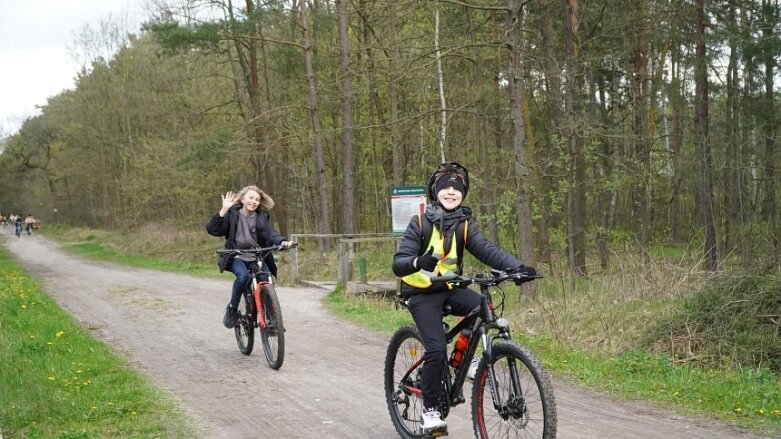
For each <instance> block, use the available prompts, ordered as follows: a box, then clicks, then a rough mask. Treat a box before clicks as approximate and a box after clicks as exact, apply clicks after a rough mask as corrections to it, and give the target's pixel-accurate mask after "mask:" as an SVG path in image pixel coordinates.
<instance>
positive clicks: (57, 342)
mask: <svg viewBox="0 0 781 439" xmlns="http://www.w3.org/2000/svg"><path fill="white" fill-rule="evenodd" d="M0 364H1V365H2V366H0V367H1V368H2V369H1V371H0V427H2V434H3V435H5V436H6V437H9V438H10V437H25V438H60V439H81V438H84V439H90V438H107V437H122V438H190V437H195V436H196V432H195V431H194V430H193V427H192V426H190V425H189V424H188V421H187V418H186V417H185V416H184V415H183V414H182V413H181V412H180V411H178V409H177V407H176V406H175V404H174V402H173V400H172V399H171V398H170V397H169V396H168V395H166V394H165V393H163V392H161V391H160V390H157V389H155V387H154V386H153V385H152V384H151V383H149V382H148V381H147V380H146V379H145V378H144V377H143V376H142V375H140V374H139V373H137V372H136V371H134V370H133V368H132V367H131V366H130V365H129V364H128V363H127V362H126V361H124V360H123V359H122V358H120V357H118V356H116V355H115V354H114V353H113V352H112V351H111V349H109V348H108V347H107V346H106V345H104V344H102V343H100V342H98V341H96V340H95V339H93V338H92V337H90V335H89V334H88V333H86V332H85V330H84V329H82V328H81V327H80V326H79V325H77V324H76V323H75V322H74V321H73V320H72V319H71V318H70V317H69V316H68V315H67V314H65V313H64V312H63V311H62V310H61V309H60V308H59V307H58V306H57V305H56V304H55V303H54V302H53V301H52V300H51V299H50V298H49V297H48V296H47V295H46V294H45V293H44V292H43V291H42V290H41V289H40V287H39V286H38V285H37V284H36V283H35V281H34V280H32V279H30V278H29V276H28V275H27V274H26V273H25V272H24V271H23V270H22V269H21V268H20V267H19V266H18V265H17V264H16V263H15V262H14V261H12V260H11V258H10V256H9V255H8V253H7V252H6V251H5V250H4V249H2V248H0Z"/></svg>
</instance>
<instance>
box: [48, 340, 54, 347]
mask: <svg viewBox="0 0 781 439" xmlns="http://www.w3.org/2000/svg"><path fill="white" fill-rule="evenodd" d="M46 344H47V345H49V346H51V345H53V344H54V343H52V342H50V341H47V342H46Z"/></svg>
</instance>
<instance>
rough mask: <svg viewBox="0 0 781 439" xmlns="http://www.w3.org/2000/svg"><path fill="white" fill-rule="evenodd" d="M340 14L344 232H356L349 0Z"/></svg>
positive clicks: (339, 1) (339, 3) (339, 5)
mask: <svg viewBox="0 0 781 439" xmlns="http://www.w3.org/2000/svg"><path fill="white" fill-rule="evenodd" d="M336 7H337V9H338V14H339V20H338V21H339V52H340V61H341V70H342V130H343V133H342V142H343V144H342V147H343V149H342V151H343V158H342V163H343V166H344V168H343V169H344V172H343V178H344V207H343V210H342V213H343V215H342V233H344V234H354V233H356V224H355V217H356V212H355V152H354V151H353V126H352V125H353V110H352V103H351V99H352V93H353V92H352V73H351V72H350V44H349V40H348V38H347V18H348V16H347V0H337V1H336Z"/></svg>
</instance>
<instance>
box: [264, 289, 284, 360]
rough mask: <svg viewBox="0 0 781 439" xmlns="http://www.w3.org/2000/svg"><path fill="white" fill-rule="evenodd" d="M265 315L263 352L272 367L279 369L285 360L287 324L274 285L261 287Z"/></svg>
mask: <svg viewBox="0 0 781 439" xmlns="http://www.w3.org/2000/svg"><path fill="white" fill-rule="evenodd" d="M260 294H261V302H262V303H263V313H264V314H263V315H264V316H265V318H266V327H265V328H260V339H261V340H262V341H263V352H264V353H265V354H266V361H267V362H268V365H269V366H271V368H272V369H279V368H280V367H282V363H283V362H284V361H285V324H284V322H283V320H282V307H281V306H280V304H279V297H277V292H276V290H275V289H274V287H273V286H272V285H263V286H262V287H260Z"/></svg>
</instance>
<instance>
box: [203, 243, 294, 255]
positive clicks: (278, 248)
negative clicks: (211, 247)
mask: <svg viewBox="0 0 781 439" xmlns="http://www.w3.org/2000/svg"><path fill="white" fill-rule="evenodd" d="M294 247H298V243H297V242H291V243H290V245H289V246H286V245H282V244H278V245H272V246H271V247H257V248H242V249H238V248H221V249H218V250H217V254H218V255H241V254H251V255H260V254H262V253H267V252H271V251H283V250H290V249H291V248H294Z"/></svg>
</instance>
